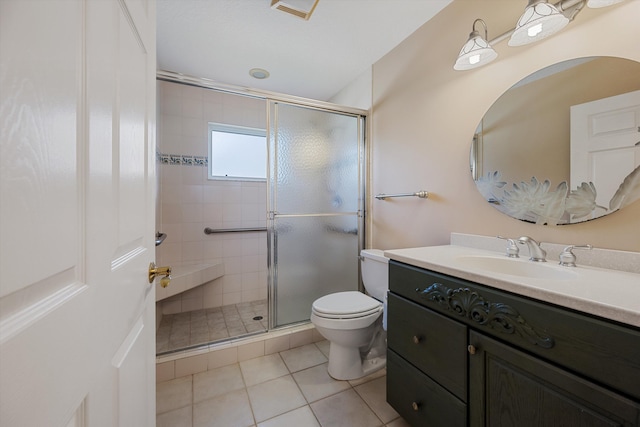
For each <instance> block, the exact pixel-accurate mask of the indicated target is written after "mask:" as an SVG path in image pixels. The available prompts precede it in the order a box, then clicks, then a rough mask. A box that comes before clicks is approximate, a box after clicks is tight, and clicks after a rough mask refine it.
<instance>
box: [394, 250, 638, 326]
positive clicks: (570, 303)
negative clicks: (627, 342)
mask: <svg viewBox="0 0 640 427" xmlns="http://www.w3.org/2000/svg"><path fill="white" fill-rule="evenodd" d="M384 254H385V256H386V257H388V258H390V259H393V260H396V261H399V262H403V263H405V264H410V265H413V266H416V267H421V268H425V269H427V270H432V271H436V272H439V273H443V274H447V275H450V276H455V277H459V278H462V279H466V280H470V281H473V282H476V283H479V284H482V285H486V286H490V287H493V288H496V289H502V290H505V291H509V292H512V293H514V294H519V295H523V296H527V297H530V298H534V299H537V300H540V301H545V302H549V303H552V304H556V305H559V306H563V307H567V308H571V309H574V310H578V311H581V312H584V313H588V314H592V315H595V316H599V317H603V318H606V319H611V320H615V321H618V322H621V323H625V324H628V325H633V326H636V327H640V274H635V273H629V272H624V271H618V270H607V269H604V268H597V267H588V266H577V267H562V266H560V265H558V264H557V262H552V261H549V262H546V263H543V265H540V268H544V269H550V270H556V271H555V272H553V271H550V270H548V271H549V272H550V273H554V274H555V273H558V274H561V275H563V276H566V277H563V278H562V279H554V278H552V279H548V278H547V279H545V278H535V277H523V276H518V275H512V274H503V273H496V272H492V271H487V270H484V269H482V268H478V267H477V266H474V265H472V264H473V263H465V262H464V261H463V260H465V259H468V258H469V257H489V258H497V259H500V260H501V259H504V260H509V262H511V261H513V262H515V263H518V262H524V263H533V261H529V260H528V259H527V258H518V259H510V258H507V257H506V256H505V255H504V254H503V253H499V252H493V251H487V250H482V249H476V248H470V247H465V246H456V245H444V246H429V247H422V248H407V249H395V250H389V251H385V252H384Z"/></svg>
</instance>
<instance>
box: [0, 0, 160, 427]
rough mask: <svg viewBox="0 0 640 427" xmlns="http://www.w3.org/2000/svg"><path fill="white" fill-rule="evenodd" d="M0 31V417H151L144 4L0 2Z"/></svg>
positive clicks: (99, 421) (147, 420) (55, 421)
mask: <svg viewBox="0 0 640 427" xmlns="http://www.w3.org/2000/svg"><path fill="white" fill-rule="evenodd" d="M0 31H1V34H0V43H1V46H0V61H1V64H0V65H1V66H0V70H1V73H2V74H1V75H0V84H1V92H2V94H3V96H2V99H1V100H0V120H1V121H2V126H1V127H0V132H2V134H1V135H2V138H1V140H0V142H1V144H2V155H1V156H0V164H1V168H0V170H1V171H2V172H1V176H0V178H1V182H0V184H1V193H0V197H1V199H0V224H1V227H2V228H1V231H2V239H0V240H1V243H0V248H1V254H0V255H1V256H0V420H1V422H2V424H3V425H4V424H5V423H6V424H7V425H34V426H35V425H47V426H49V425H51V426H66V425H78V426H81V425H92V426H93V425H105V426H106V425H109V426H112V425H136V426H143V425H153V424H154V423H155V393H154V388H155V357H154V356H155V348H154V347H155V346H154V342H153V341H154V325H155V321H154V316H155V313H154V308H155V305H154V300H155V298H154V297H153V287H152V286H151V285H150V284H149V283H148V281H147V280H146V272H147V267H148V264H149V262H150V261H151V260H153V258H154V249H155V247H154V240H153V234H154V222H155V218H154V217H155V213H154V202H153V200H154V185H153V183H154V182H155V181H154V180H155V148H154V146H155V141H154V138H155V133H154V128H155V116H154V114H155V8H154V3H153V2H149V3H148V4H146V1H139V2H129V1H127V0H122V1H119V0H110V1H82V0H71V1H68V0H65V1H56V0H46V1H45V0H41V1H40V0H38V1H29V2H18V1H2V2H0ZM5 124H10V125H7V126H5ZM34 408H37V410H34Z"/></svg>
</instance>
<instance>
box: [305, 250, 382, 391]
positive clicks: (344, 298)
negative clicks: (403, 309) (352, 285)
mask: <svg viewBox="0 0 640 427" xmlns="http://www.w3.org/2000/svg"><path fill="white" fill-rule="evenodd" d="M360 255H361V257H360V260H361V261H360V265H361V270H362V282H363V284H364V288H365V290H366V291H367V293H368V294H369V295H365V294H363V293H362V292H357V291H347V292H336V293H333V294H329V295H325V296H323V297H321V298H318V299H317V300H315V301H314V302H313V305H312V308H311V323H313V324H314V326H315V327H316V329H317V330H318V332H319V333H320V334H321V335H322V336H323V337H325V338H326V339H327V340H328V341H329V343H330V347H329V367H328V371H329V375H331V377H333V378H335V379H337V380H353V379H356V378H361V377H363V376H365V375H369V374H371V373H373V372H375V371H377V370H379V369H382V368H384V367H385V365H386V361H387V349H386V341H387V340H386V314H385V313H384V311H385V310H384V308H385V306H386V297H387V290H388V289H389V277H388V275H389V258H387V257H385V256H384V253H383V251H381V250H379V249H366V250H363V251H361V252H360Z"/></svg>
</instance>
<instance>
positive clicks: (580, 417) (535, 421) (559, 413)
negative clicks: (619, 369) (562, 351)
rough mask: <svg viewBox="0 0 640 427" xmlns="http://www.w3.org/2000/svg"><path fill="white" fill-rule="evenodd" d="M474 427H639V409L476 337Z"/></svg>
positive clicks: (472, 379)
mask: <svg viewBox="0 0 640 427" xmlns="http://www.w3.org/2000/svg"><path fill="white" fill-rule="evenodd" d="M469 338H470V339H469V341H470V343H471V344H472V345H473V346H474V347H475V349H476V351H475V354H474V355H472V356H470V357H469V407H470V421H471V423H470V425H471V426H491V427H500V426H505V427H511V426H519V427H527V426H562V427H572V426H575V427H585V426H594V427H595V426H638V425H640V403H638V402H634V401H631V400H629V399H627V398H625V397H623V396H620V395H618V394H616V393H614V392H611V391H609V390H607V389H605V388H602V387H600V386H597V385H596V384H593V383H591V382H589V381H586V380H585V379H583V378H581V377H578V376H576V375H573V374H571V373H569V372H567V371H564V370H562V369H560V368H558V367H556V366H554V365H551V364H549V363H546V362H543V361H542V360H540V359H537V358H535V357H533V356H531V355H528V354H526V353H523V352H521V351H518V350H515V349H513V348H511V347H509V346H507V345H504V344H502V343H500V342H498V341H496V340H494V339H491V338H488V337H486V336H484V335H481V334H478V333H476V332H471V333H470V335H469Z"/></svg>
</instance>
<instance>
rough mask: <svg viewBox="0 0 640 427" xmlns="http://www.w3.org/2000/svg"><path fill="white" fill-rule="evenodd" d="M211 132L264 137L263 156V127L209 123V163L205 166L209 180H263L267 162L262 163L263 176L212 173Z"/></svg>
mask: <svg viewBox="0 0 640 427" xmlns="http://www.w3.org/2000/svg"><path fill="white" fill-rule="evenodd" d="M213 132H226V133H234V134H241V135H252V136H261V137H264V150H265V157H266V156H267V132H266V131H265V130H264V129H258V128H251V127H246V126H235V125H227V124H222V123H211V122H210V123H209V127H208V137H207V138H208V150H209V155H208V160H209V162H208V163H209V165H208V167H207V170H208V179H209V180H222V181H257V182H265V181H266V174H267V162H266V161H265V164H264V173H265V177H264V178H256V177H245V176H226V175H224V176H223V175H214V174H213V157H212V154H213V153H212V148H213V146H212V143H213V141H212V133H213Z"/></svg>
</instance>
